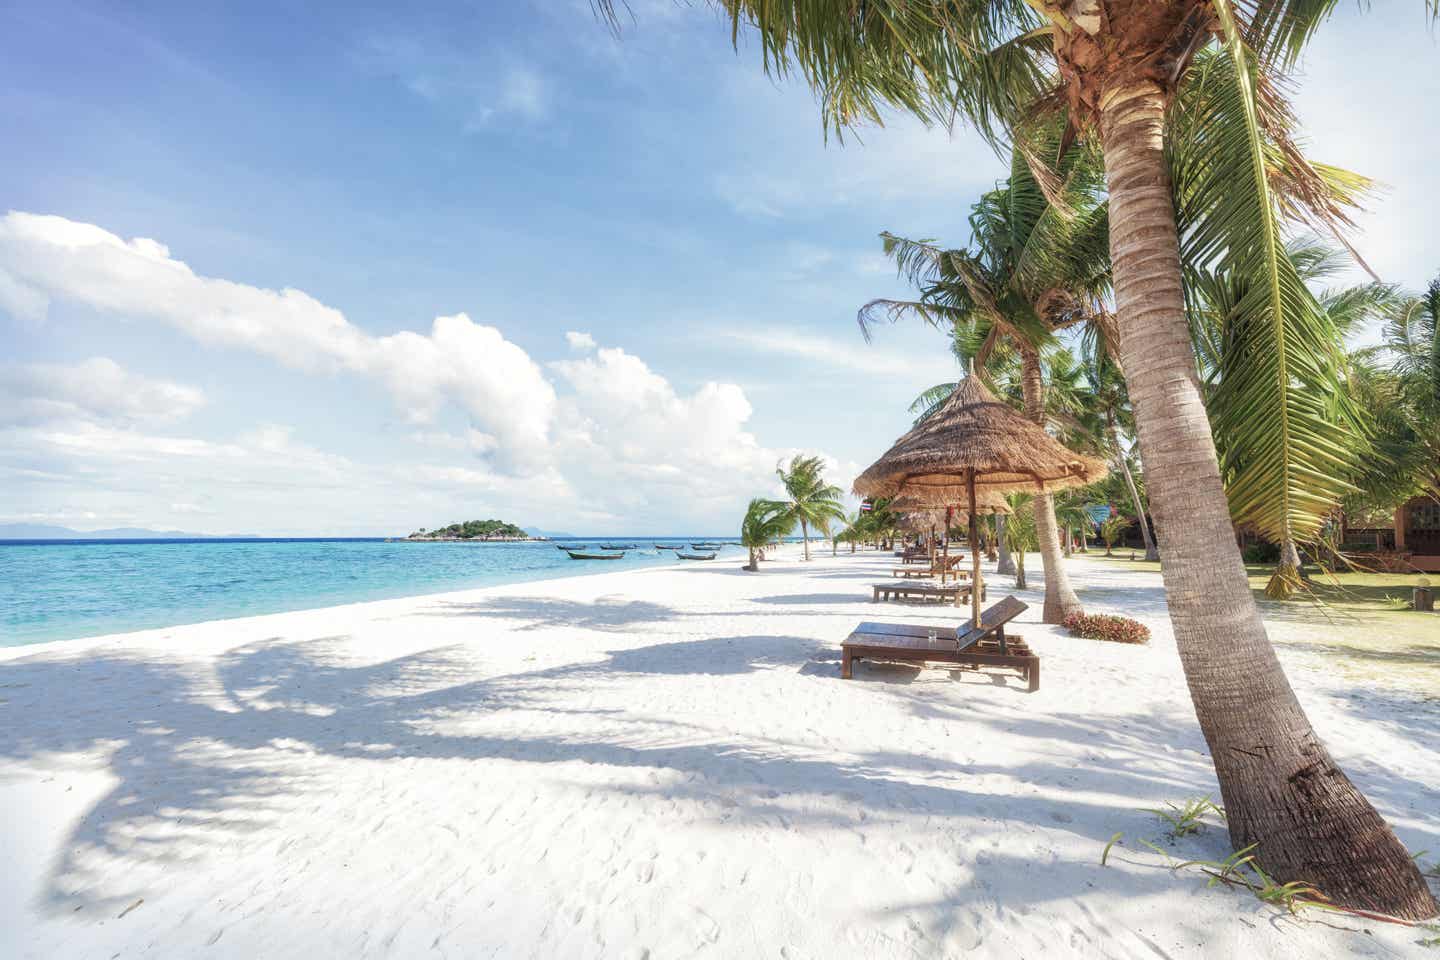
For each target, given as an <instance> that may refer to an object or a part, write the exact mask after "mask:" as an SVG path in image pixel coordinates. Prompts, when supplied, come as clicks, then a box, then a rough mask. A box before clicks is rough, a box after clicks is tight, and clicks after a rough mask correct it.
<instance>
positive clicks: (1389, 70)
mask: <svg viewBox="0 0 1440 960" xmlns="http://www.w3.org/2000/svg"><path fill="white" fill-rule="evenodd" d="M296 6H297V5H283V6H282V5H267V4H258V3H257V4H248V5H243V6H238V7H237V6H234V5H222V4H219V3H176V4H169V3H136V4H126V5H119V4H73V3H65V2H46V3H43V4H42V3H21V4H18V5H17V4H9V5H6V6H5V8H4V10H3V11H0V16H3V18H4V22H5V23H6V24H7V30H6V31H5V32H4V34H3V36H0V123H3V128H4V129H5V130H6V131H7V132H8V133H9V136H7V137H6V138H5V144H6V146H5V149H4V150H3V151H0V209H3V210H9V211H13V213H12V214H11V215H9V216H8V217H7V219H6V220H5V221H4V227H3V228H0V337H3V342H4V343H5V344H6V345H7V349H6V350H5V351H4V353H5V355H4V356H0V400H3V401H4V404H5V406H6V407H8V411H9V412H8V414H7V415H5V416H3V417H0V522H5V521H30V522H54V523H62V524H66V525H70V526H76V527H80V528H86V527H91V528H93V527H102V526H113V525H120V524H136V525H146V526H156V527H180V528H185V529H192V530H201V531H206V532H227V531H254V532H264V533H352V534H365V533H394V532H397V531H403V530H408V529H410V528H413V527H415V526H420V525H430V524H434V523H440V522H448V521H450V520H455V519H462V518H469V517H480V516H500V517H504V518H507V519H513V520H517V521H519V522H522V523H526V524H531V525H542V526H547V527H551V528H564V529H571V530H577V531H580V532H591V531H593V532H597V533H602V532H620V531H626V530H628V531H634V532H639V531H657V532H658V531H665V530H678V529H688V530H706V529H709V530H724V529H730V528H732V527H733V526H734V525H735V518H736V517H737V515H738V512H739V510H740V509H741V508H742V507H743V503H744V501H745V500H746V499H747V498H748V497H749V496H752V495H759V494H765V493H769V492H771V481H772V477H771V472H772V471H773V466H774V463H775V461H776V459H777V458H778V457H780V456H784V455H788V454H790V453H793V452H795V451H797V450H807V451H815V452H821V453H823V454H824V455H826V456H827V457H829V458H831V460H832V461H833V463H834V467H833V472H834V474H835V478H836V479H837V480H840V481H842V482H845V483H847V484H848V480H849V477H850V476H851V475H852V474H853V472H854V470H855V469H856V468H857V467H859V466H863V465H864V464H865V463H867V462H868V461H869V460H870V459H872V458H873V457H874V456H875V455H876V454H878V453H879V452H881V451H882V450H883V449H884V448H885V447H886V446H887V445H888V444H889V442H890V441H891V440H893V439H894V437H895V436H896V435H897V434H898V433H900V432H902V431H903V429H905V427H906V426H907V423H908V419H909V417H908V414H907V413H906V406H907V405H908V403H909V401H910V399H911V398H912V397H913V396H914V395H915V394H916V393H917V392H918V391H919V390H921V389H923V388H925V387H928V386H930V385H932V384H933V383H935V382H938V381H940V380H943V379H946V378H949V377H953V376H954V373H955V371H954V368H953V365H952V364H951V363H950V361H949V360H948V358H947V357H946V355H945V352H944V343H943V340H941V339H940V338H939V337H938V335H936V334H934V333H932V332H929V331H927V330H924V329H922V328H918V327H916V328H903V327H902V328H897V329H895V330H893V331H890V330H887V331H884V332H883V334H882V335H881V337H880V338H879V339H878V341H877V343H876V344H875V345H873V346H867V345H866V344H864V342H863V341H862V340H861V339H860V337H859V335H858V332H857V330H856V326H855V323H854V315H855V310H856V308H857V307H858V306H859V305H860V304H861V303H863V302H864V301H865V300H867V299H869V298H872V297H875V296H881V295H892V294H897V293H900V292H901V291H902V288H901V287H900V286H899V285H898V284H897V281H896V280H895V278H894V276H893V274H892V272H891V271H890V270H889V268H888V266H887V265H886V263H885V262H884V260H883V258H881V256H880V255H879V245H878V241H877V240H876V234H877V233H878V232H879V231H881V230H883V229H890V230H894V231H896V232H899V233H904V234H908V235H912V236H927V237H940V238H944V239H947V240H952V241H956V242H960V241H963V240H964V239H965V237H966V233H967V230H966V226H965V212H966V208H967V206H968V204H969V203H970V202H971V201H972V200H973V199H974V197H975V196H976V195H977V194H978V193H979V192H980V191H981V190H983V189H985V188H987V187H988V186H989V185H990V184H991V183H993V181H994V180H995V179H996V178H997V177H999V176H1001V175H1002V174H1003V166H1002V164H1000V163H999V161H997V160H996V159H995V158H994V157H993V155H991V153H990V152H989V150H988V149H987V148H985V147H984V146H982V145H981V144H980V142H979V141H978V139H977V138H975V137H974V136H973V135H970V134H968V133H965V132H961V133H958V134H957V135H956V137H955V138H954V139H951V138H949V137H947V136H946V135H945V134H944V133H943V132H942V131H928V130H925V129H923V128H921V127H920V126H919V125H918V124H916V123H914V122H912V121H908V120H903V119H897V120H896V121H895V122H894V123H892V124H891V125H889V126H887V127H885V128H884V129H876V130H869V131H865V132H864V134H863V136H862V138H861V140H863V142H860V141H854V140H852V141H848V142H847V143H846V144H845V145H844V146H841V145H838V144H836V143H834V142H831V143H830V144H828V145H827V144H826V143H825V141H824V138H823V136H822V131H821V128H820V123H819V119H818V114H817V110H816V107H815V104H814V101H813V99H812V97H811V95H810V94H809V92H808V91H807V90H805V89H804V88H803V87H802V86H800V85H799V84H797V83H789V84H776V83H773V82H771V81H770V80H768V79H766V78H765V77H764V76H763V74H762V73H761V71H760V69H759V65H758V52H757V50H756V49H755V46H754V44H742V48H741V50H740V51H739V52H738V54H737V52H735V51H734V50H732V49H731V47H730V46H729V42H728V39H729V37H728V28H727V27H726V25H725V24H724V23H723V22H722V21H721V20H720V19H719V18H718V17H717V15H716V14H715V13H714V12H713V11H711V10H710V9H708V8H706V7H705V6H704V5H695V6H685V5H676V4H673V3H671V2H669V0H652V2H648V3H633V4H632V7H633V8H634V10H635V15H636V19H635V22H634V23H633V24H629V25H627V26H626V28H625V30H624V32H623V34H622V36H621V37H620V38H619V39H618V40H617V39H616V38H615V37H613V36H612V35H611V34H610V33H609V32H608V31H607V30H605V29H604V28H603V27H601V26H600V25H598V24H597V23H595V21H594V20H593V18H592V17H591V15H590V12H589V8H588V4H586V3H585V2H584V0H578V2H558V0H557V2H548V3H542V2H535V3H514V4H491V3H476V4H468V5H446V4H432V5H426V7H425V9H424V10H423V11H419V12H417V11H415V10H409V9H401V8H400V7H398V6H396V5H394V4H374V5H366V4H346V5H344V6H343V7H336V8H333V9H329V10H326V9H321V8H318V7H317V8H315V9H295V7H296ZM1411 6H1413V8H1414V9H1413V10H1411V9H1408V8H1407V7H1406V5H1404V4H1393V5H1385V9H1376V10H1373V11H1371V12H1370V13H1369V14H1368V15H1366V16H1364V17H1361V16H1359V15H1358V14H1357V13H1356V12H1354V11H1353V10H1351V9H1349V8H1348V7H1347V8H1346V10H1345V11H1344V12H1343V13H1342V14H1341V15H1339V16H1338V17H1337V19H1336V22H1335V23H1333V24H1331V25H1330V26H1328V27H1327V28H1326V30H1325V31H1324V32H1323V33H1322V35H1321V36H1320V37H1319V39H1318V40H1317V42H1316V44H1315V46H1314V47H1313V49H1312V52H1311V54H1310V56H1309V57H1308V59H1307V62H1306V70H1305V76H1304V77H1303V78H1302V83H1303V86H1302V88H1301V92H1300V95H1299V107H1300V112H1301V117H1302V120H1303V121H1304V122H1305V123H1306V126H1307V128H1308V129H1309V130H1310V132H1311V135H1312V140H1313V145H1314V149H1313V153H1314V155H1315V156H1317V157H1321V158H1323V159H1327V160H1333V161H1335V162H1340V163H1343V164H1347V165H1350V166H1352V167H1354V168H1356V169H1359V170H1362V171H1364V172H1367V173H1370V174H1372V175H1374V176H1377V177H1379V178H1380V179H1382V180H1384V181H1386V182H1387V183H1388V184H1389V192H1388V194H1387V195H1386V196H1385V197H1384V198H1383V200H1382V202H1381V203H1379V204H1378V205H1377V207H1376V211H1375V213H1374V214H1373V215H1371V216H1369V217H1367V221H1366V233H1365V235H1364V236H1363V237H1362V238H1361V244H1362V248H1363V249H1364V250H1365V252H1366V254H1367V255H1368V256H1370V258H1371V260H1372V263H1373V264H1374V265H1375V266H1376V267H1377V269H1379V270H1380V271H1381V273H1382V275H1384V276H1385V277H1386V279H1392V280H1396V281H1400V282H1403V283H1406V284H1408V285H1411V286H1418V285H1419V284H1421V283H1422V282H1423V281H1424V280H1425V279H1426V278H1427V277H1428V276H1429V275H1430V274H1431V273H1433V271H1434V270H1435V269H1436V267H1437V266H1440V250H1437V247H1436V245H1435V244H1434V242H1433V239H1431V235H1430V234H1429V233H1427V231H1429V230H1431V229H1432V228H1431V224H1433V222H1434V219H1435V214H1436V212H1437V207H1440V204H1437V201H1436V200H1435V197H1436V196H1437V195H1440V193H1437V191H1440V173H1437V171H1436V169H1435V165H1434V164H1433V161H1427V158H1433V156H1435V153H1436V150H1437V147H1440V142H1437V138H1440V134H1437V133H1436V131H1435V128H1434V124H1431V123H1429V122H1428V120H1427V118H1428V117H1430V116H1432V115H1433V107H1432V105H1433V104H1434V103H1435V102H1440V68H1437V66H1436V46H1435V41H1434V38H1433V36H1432V35H1431V34H1430V33H1429V32H1428V31H1427V28H1426V26H1425V23H1424V20H1423V17H1422V16H1421V13H1420V10H1421V5H1420V4H1418V3H1416V4H1413V5H1411ZM1382 41H1384V42H1382ZM136 238H143V239H141V240H137V239H136ZM182 264H183V265H182ZM437 318H445V319H443V320H439V321H437ZM567 334H569V336H568V337H567Z"/></svg>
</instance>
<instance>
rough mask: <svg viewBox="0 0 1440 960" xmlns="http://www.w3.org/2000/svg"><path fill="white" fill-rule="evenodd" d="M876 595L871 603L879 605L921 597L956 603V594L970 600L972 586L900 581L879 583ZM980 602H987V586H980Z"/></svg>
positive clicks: (876, 585) (874, 589)
mask: <svg viewBox="0 0 1440 960" xmlns="http://www.w3.org/2000/svg"><path fill="white" fill-rule="evenodd" d="M871 589H872V590H873V591H874V593H873V596H872V598H871V601H870V602H871V603H879V602H880V601H881V600H904V599H907V598H910V597H919V598H920V599H922V600H942V601H944V602H946V603H954V602H955V593H956V591H959V592H960V594H961V595H962V596H963V597H965V598H966V599H969V597H970V584H968V583H956V584H952V585H950V586H945V585H943V584H940V585H937V584H934V583H911V582H910V581H900V582H898V583H894V582H892V583H877V584H875V585H874V586H873V587H872V588H871ZM980 600H981V602H982V603H983V602H984V600H985V584H983V583H982V584H980Z"/></svg>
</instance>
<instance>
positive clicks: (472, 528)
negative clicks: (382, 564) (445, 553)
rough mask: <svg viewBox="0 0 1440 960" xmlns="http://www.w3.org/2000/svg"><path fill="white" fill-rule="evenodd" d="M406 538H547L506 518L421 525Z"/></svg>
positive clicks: (510, 540) (505, 540)
mask: <svg viewBox="0 0 1440 960" xmlns="http://www.w3.org/2000/svg"><path fill="white" fill-rule="evenodd" d="M405 539H406V540H479V541H485V542H493V541H504V542H514V541H519V540H544V539H546V538H545V537H532V536H530V534H528V533H526V532H525V531H524V530H522V529H520V528H519V527H517V526H515V524H513V523H506V522H505V521H504V520H466V521H465V522H464V523H452V524H450V525H449V526H448V527H437V528H435V529H434V530H426V529H425V528H424V527H421V528H420V529H419V530H416V531H415V532H414V533H412V534H410V536H408V537H406V538H405Z"/></svg>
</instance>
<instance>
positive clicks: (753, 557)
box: [740, 497, 795, 572]
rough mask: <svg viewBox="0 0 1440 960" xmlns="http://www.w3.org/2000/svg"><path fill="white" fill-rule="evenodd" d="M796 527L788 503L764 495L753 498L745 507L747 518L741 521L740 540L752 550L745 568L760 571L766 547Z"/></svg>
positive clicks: (787, 534)
mask: <svg viewBox="0 0 1440 960" xmlns="http://www.w3.org/2000/svg"><path fill="white" fill-rule="evenodd" d="M794 529H795V520H794V517H793V515H792V514H791V512H790V505H789V504H788V503H784V502H782V501H780V500H766V499H764V498H762V497H756V498H755V499H753V500H751V501H750V505H749V506H748V507H746V508H745V519H744V520H742V521H740V542H741V544H743V545H744V546H745V547H746V549H748V550H749V551H750V562H749V563H747V564H746V565H745V569H746V570H749V571H751V572H754V571H758V570H759V569H760V561H761V560H762V559H764V550H765V548H766V547H768V546H770V545H771V544H772V543H775V542H776V541H777V540H779V539H780V538H781V537H785V536H789V534H790V531H792V530H794Z"/></svg>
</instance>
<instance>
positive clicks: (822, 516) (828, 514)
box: [775, 454, 845, 560]
mask: <svg viewBox="0 0 1440 960" xmlns="http://www.w3.org/2000/svg"><path fill="white" fill-rule="evenodd" d="M775 474H776V476H778V477H779V478H780V482H781V484H783V485H784V487H785V492H786V494H788V495H789V497H790V499H789V501H788V502H787V503H786V504H785V507H786V517H787V518H788V519H789V521H790V524H791V529H794V526H795V525H796V524H799V526H800V534H801V536H802V537H803V538H804V541H805V559H806V560H809V559H810V528H811V527H812V526H813V527H815V528H816V529H817V530H820V531H821V532H822V533H824V534H825V535H826V536H829V533H830V523H831V521H834V520H844V519H845V508H844V506H842V505H841V503H840V498H841V497H843V496H844V495H845V492H844V491H843V490H841V489H840V488H839V487H837V486H835V485H834V484H829V483H826V482H825V463H824V461H823V460H821V459H820V458H819V457H806V456H801V455H799V454H796V455H795V456H793V457H791V458H790V465H789V466H788V467H787V466H785V464H784V461H781V463H779V464H777V465H776V467H775Z"/></svg>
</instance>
